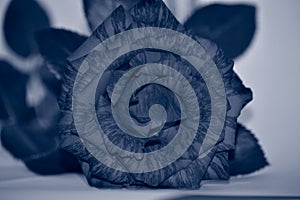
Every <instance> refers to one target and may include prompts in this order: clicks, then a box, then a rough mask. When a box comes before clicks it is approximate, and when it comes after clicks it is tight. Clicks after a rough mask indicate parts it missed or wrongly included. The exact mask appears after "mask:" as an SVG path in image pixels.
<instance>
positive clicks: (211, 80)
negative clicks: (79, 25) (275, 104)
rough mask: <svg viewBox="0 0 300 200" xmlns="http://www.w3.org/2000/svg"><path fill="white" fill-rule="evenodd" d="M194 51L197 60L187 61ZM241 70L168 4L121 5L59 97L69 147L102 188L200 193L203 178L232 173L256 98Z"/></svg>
mask: <svg viewBox="0 0 300 200" xmlns="http://www.w3.org/2000/svg"><path fill="white" fill-rule="evenodd" d="M154 27H155V28H154ZM170 30H173V31H170ZM183 35H185V36H183ZM149 38H150V39H149ZM153 38H154V39H153ZM187 38H190V39H191V40H189V42H186V40H188V39H187ZM156 40H157V41H156ZM164 40H165V41H164ZM193 40H194V41H195V44H198V46H199V48H197V45H195V46H193V45H192V44H193ZM158 41H159V42H158ZM169 43H174V44H171V45H168V44H169ZM147 45H148V46H147ZM176 45H177V46H176ZM179 45H180V46H179ZM192 51H196V52H192ZM193 53H196V54H195V55H198V56H199V57H198V60H197V62H194V63H193V59H190V60H186V59H187V58H189V57H192V56H191V54H193ZM149 63H150V65H151V66H148V64H149ZM191 63H192V64H194V65H195V66H193V65H192V66H191ZM197 66H203V68H201V67H200V68H199V67H197ZM232 67H233V62H232V61H231V60H230V59H227V58H225V56H224V55H223V52H222V50H220V49H218V47H217V46H216V45H215V44H213V43H212V42H210V41H208V40H205V39H203V38H200V37H195V36H193V35H192V34H191V33H189V32H188V31H186V30H184V28H183V27H182V26H181V25H180V24H179V23H178V22H177V20H176V19H175V17H174V16H173V15H172V13H171V12H170V11H169V10H168V8H167V7H166V6H165V5H164V4H163V3H162V2H161V1H142V2H140V3H139V4H137V5H135V6H134V7H132V8H131V9H130V10H129V11H128V12H127V11H126V10H125V9H124V8H123V7H122V6H120V7H118V8H117V9H116V10H114V11H113V12H112V14H111V15H110V16H109V17H108V18H107V19H106V20H105V21H104V22H103V23H102V24H101V25H100V26H98V27H97V28H96V29H95V30H94V32H93V34H92V35H91V36H90V37H89V38H88V39H87V40H86V41H85V42H84V43H83V44H82V45H81V47H80V48H79V49H77V50H76V51H75V52H74V53H73V54H72V55H71V56H70V57H69V64H68V66H67V70H66V72H65V77H64V80H65V81H64V83H63V85H62V89H63V91H62V93H61V96H60V100H59V104H60V107H61V110H62V113H63V118H62V120H61V122H60V124H61V134H62V143H61V144H62V147H63V148H64V149H65V150H67V151H69V152H70V153H72V154H73V155H75V156H76V157H77V158H78V159H79V160H80V162H81V164H82V168H83V170H84V173H85V175H86V177H87V179H88V181H89V183H90V184H91V185H93V186H97V187H112V186H113V187H168V188H189V189H191V188H198V187H200V182H201V180H203V179H228V178H229V176H230V174H229V160H228V154H229V151H230V150H232V149H234V146H235V134H236V127H237V117H238V115H239V113H240V111H241V109H242V107H243V106H245V105H246V104H247V103H248V102H249V101H250V100H251V99H252V93H251V90H249V89H247V88H245V87H244V86H243V84H242V82H241V81H240V79H239V78H238V77H237V76H236V74H235V73H234V72H233V69H232ZM169 68H172V69H173V71H172V70H171V69H169ZM174 69H175V70H174ZM200 69H202V70H200ZM214 69H215V71H214ZM178 74H179V75H178ZM180 74H181V75H180ZM135 76H137V78H135ZM141 76H142V78H141ZM149 76H150V77H151V76H153V77H152V78H148V77H149ZM161 76H162V77H168V78H166V79H163V78H161ZM124 77H125V78H124ZM148 79H149V80H148ZM147 80H148V81H147ZM184 80H185V81H187V84H183V82H184ZM218 81H220V84H218ZM176 84H178V85H179V86H174V85H176ZM180 84H181V85H180ZM188 86H189V87H188ZM180 87H182V88H184V89H182V88H180ZM130 88H131V89H130ZM175 88H177V90H176V89H175ZM178 88H179V89H178ZM128 90H129V92H128ZM186 91H187V92H186ZM185 92H186V93H185ZM172 93H173V94H172ZM174 94H175V95H174ZM193 95H194V96H193ZM124 96H125V97H124ZM193 97H194V99H193ZM222 97H224V98H225V100H222ZM188 98H192V99H193V100H191V99H188ZM122 99H123V100H122ZM176 99H177V100H178V99H181V100H182V102H181V101H180V103H178V102H177V100H176ZM195 101H196V102H197V103H196V104H198V105H197V106H194V104H195ZM119 102H120V103H119ZM222 102H223V103H222ZM157 104H159V105H160V106H158V107H157ZM179 104H180V105H179ZM155 106H156V107H155ZM154 107H155V108H154ZM161 107H163V108H161ZM181 108H186V111H184V110H183V109H182V110H180V109H181ZM197 108H198V109H199V110H197ZM222 110H223V111H224V112H223V113H222ZM148 111H149V113H148ZM199 112H200V113H199ZM191 113H192V114H191ZM216 113H217V114H216ZM223 114H224V118H223V117H222V115H223ZM189 120H190V122H187V123H185V122H186V121H189ZM161 121H163V122H161ZM199 122H200V123H199ZM142 125H143V126H144V127H143V126H142ZM188 126H190V127H188ZM219 126H220V127H221V129H218V128H216V127H219ZM182 127H187V128H186V129H183V131H182V129H181V128H182ZM211 127H214V128H215V129H213V130H212V129H211ZM156 129H158V130H159V131H156ZM193 130H195V134H194V135H193V134H189V133H191V132H193ZM177 131H178V132H177ZM180 131H182V132H183V134H185V135H187V136H186V138H184V136H182V135H181V132H180ZM178 135H180V136H178ZM180 137H183V138H184V139H183V138H180ZM178 138H180V139H178ZM206 138H208V139H207V140H206ZM176 139H178V141H177V140H176ZM173 140H174V141H175V140H176V142H174V141H173ZM207 141H208V142H207ZM206 144H208V145H207V147H206ZM176 145H177V146H176ZM169 147H170V148H169ZM203 147H204V148H203ZM172 148H173V149H172ZM166 149H167V150H166ZM203 149H205V150H203ZM172 150H173V152H172ZM163 156H165V157H163ZM176 156H177V157H176ZM173 157H174V158H173Z"/></svg>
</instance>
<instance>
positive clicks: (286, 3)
mask: <svg viewBox="0 0 300 200" xmlns="http://www.w3.org/2000/svg"><path fill="white" fill-rule="evenodd" d="M171 1H172V2H173V0H169V1H165V2H166V3H167V5H170V9H171V10H172V11H173V12H174V14H175V16H176V17H177V18H178V19H179V21H180V22H184V21H185V19H186V18H187V17H188V15H189V14H190V13H192V10H194V9H196V8H197V5H200V3H201V5H203V4H208V3H212V2H226V3H236V2H247V3H251V4H255V5H256V6H257V30H256V35H255V37H254V40H253V42H252V43H251V46H250V47H249V49H248V50H247V51H246V52H245V53H244V54H243V55H242V56H241V57H239V58H238V59H237V60H236V63H235V70H236V71H237V73H238V74H239V75H240V77H241V78H242V80H243V81H244V84H245V85H246V86H248V87H251V89H252V91H253V94H254V100H253V101H252V102H251V103H250V104H249V105H248V106H247V107H246V108H245V109H244V110H243V113H242V115H241V117H240V121H241V122H243V124H245V125H246V126H247V127H248V128H250V129H251V130H252V131H253V133H255V135H256V136H257V138H258V139H259V141H260V144H261V145H262V146H263V148H264V151H265V153H266V156H267V158H268V160H269V162H270V163H271V166H270V167H267V168H265V169H263V170H261V171H259V172H256V173H254V174H251V175H248V176H245V177H237V178H232V179H231V181H230V184H227V183H220V184H209V183H208V184H206V185H204V186H203V187H202V188H201V190H199V191H193V192H183V191H173V190H168V191H161V190H160V191H122V190H120V191H118V190H117V191H111V190H97V189H93V188H90V187H89V186H88V185H87V184H86V183H85V180H84V178H83V177H81V176H80V175H59V176H52V177H41V176H37V175H34V174H32V173H31V172H29V171H28V170H27V169H26V168H25V167H24V166H23V164H22V163H21V162H18V161H16V160H13V159H12V158H11V157H10V155H9V154H8V153H7V152H5V150H4V149H3V148H1V152H0V199H2V198H3V199H8V198H9V197H12V198H13V197H14V198H15V199H19V198H21V197H23V195H26V196H31V195H33V194H35V195H36V196H35V197H34V198H36V199H41V198H43V199H53V198H55V197H57V198H62V197H68V198H70V199H81V198H84V199H91V198H95V199H96V198H98V197H101V198H103V199H105V197H109V198H110V199H111V198H114V199H120V198H124V199H127V198H131V199H140V198H143V199H162V198H167V197H172V196H175V197H176V196H179V195H184V194H208V195H217V194H219V195H222V194H226V195H298V196H299V195H300V190H299V188H300V172H299V168H300V158H299V155H300V145H299V142H300V131H299V129H300V123H299V120H300V114H299V113H300V106H299V103H300V80H299V75H300V64H299V61H298V60H299V58H300V37H299V36H300V23H299V19H300V12H299V9H300V1H298V0H275V1H271V0H252V1H251V0H248V1H247V0H226V1H212V0H211V1H209V0H184V1H183V0H176V1H175V2H176V3H175V4H172V5H171V4H170V2H171ZM8 2H9V0H1V1H0V26H1V27H2V25H3V24H2V21H3V15H4V11H5V10H6V7H7V5H8ZM39 2H40V3H41V5H42V6H43V8H44V9H45V10H46V11H47V12H48V14H49V16H50V19H51V21H52V23H53V26H54V27H61V28H66V29H69V30H73V31H76V32H79V33H82V34H88V32H89V31H88V26H87V23H86V20H85V18H84V13H83V9H82V4H81V1H80V0H63V1H62V0H39ZM1 30H2V29H1ZM0 57H1V58H3V57H5V58H8V59H9V60H10V61H11V62H12V63H14V62H16V63H20V60H18V59H14V58H15V55H13V53H12V51H11V50H9V49H8V48H7V47H6V44H5V40H4V38H3V33H2V32H1V33H0ZM36 91H39V90H38V89H37V90H36ZM38 94H39V93H37V95H34V96H38ZM44 192H46V193H44ZM45 194H46V195H45ZM18 197H19V198H18ZM88 197H91V198H88ZM30 199H33V198H30Z"/></svg>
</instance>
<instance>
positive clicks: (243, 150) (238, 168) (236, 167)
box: [229, 124, 269, 176]
mask: <svg viewBox="0 0 300 200" xmlns="http://www.w3.org/2000/svg"><path fill="white" fill-rule="evenodd" d="M236 134H237V135H236V148H235V150H233V151H232V152H230V154H229V160H230V162H229V165H230V175H231V176H234V175H239V174H249V173H252V172H255V171H257V170H259V169H262V168H264V167H265V166H267V165H269V163H268V161H267V159H266V157H265V155H264V152H263V150H262V149H261V147H260V145H259V144H258V140H257V139H256V137H255V136H254V135H253V134H252V133H251V132H250V131H249V130H247V129H246V128H245V127H244V126H243V125H241V124H238V127H237V132H236Z"/></svg>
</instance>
